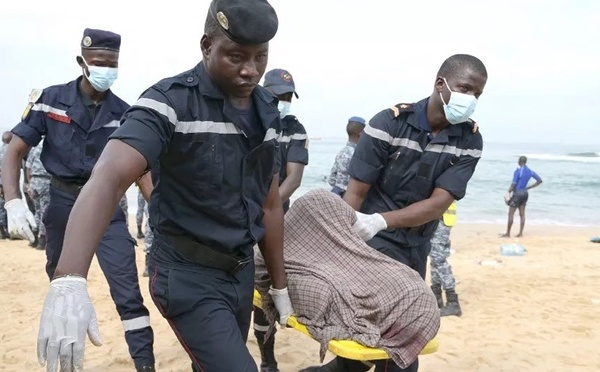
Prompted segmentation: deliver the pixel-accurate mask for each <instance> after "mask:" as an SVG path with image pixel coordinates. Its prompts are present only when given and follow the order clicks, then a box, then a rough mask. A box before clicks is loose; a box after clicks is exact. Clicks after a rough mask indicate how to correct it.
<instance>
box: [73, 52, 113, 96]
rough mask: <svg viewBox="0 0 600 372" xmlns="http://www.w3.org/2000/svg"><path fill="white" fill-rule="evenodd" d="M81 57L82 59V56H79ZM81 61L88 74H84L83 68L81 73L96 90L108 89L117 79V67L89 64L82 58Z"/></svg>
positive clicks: (103, 90)
mask: <svg viewBox="0 0 600 372" xmlns="http://www.w3.org/2000/svg"><path fill="white" fill-rule="evenodd" d="M81 59H83V57H81ZM83 63H84V64H85V65H86V67H87V69H88V71H89V73H90V74H89V75H86V74H85V69H84V70H83V74H84V75H85V77H86V78H87V80H88V81H89V82H90V84H91V85H92V86H93V87H94V89H96V90H97V91H98V92H106V91H107V90H109V89H110V87H111V86H112V85H113V83H114V82H115V80H117V76H118V69H117V68H116V67H99V66H90V65H88V64H87V62H86V61H85V59H83Z"/></svg>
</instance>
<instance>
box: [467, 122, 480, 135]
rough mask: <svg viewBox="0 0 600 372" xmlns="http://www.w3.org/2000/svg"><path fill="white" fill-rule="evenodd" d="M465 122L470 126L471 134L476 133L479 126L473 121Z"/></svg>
mask: <svg viewBox="0 0 600 372" xmlns="http://www.w3.org/2000/svg"><path fill="white" fill-rule="evenodd" d="M467 122H468V123H469V124H470V125H471V132H473V133H477V131H478V130H479V125H477V123H476V122H475V120H473V119H469V120H467Z"/></svg>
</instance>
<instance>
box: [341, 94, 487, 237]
mask: <svg viewBox="0 0 600 372" xmlns="http://www.w3.org/2000/svg"><path fill="white" fill-rule="evenodd" d="M427 104H428V99H424V100H422V101H419V102H417V103H414V104H399V105H396V106H394V107H392V108H391V109H386V110H383V111H381V112H380V113H378V114H377V115H375V116H374V117H373V118H372V119H371V120H370V121H369V123H368V125H367V126H366V127H365V130H364V133H363V135H361V137H360V140H359V141H358V144H357V147H356V150H355V152H354V155H353V157H352V160H351V161H350V166H349V168H348V173H349V174H350V176H351V177H352V178H355V179H357V180H359V181H361V182H364V183H367V184H369V185H371V188H370V190H369V192H368V194H367V196H366V198H365V201H364V202H363V205H362V207H361V211H362V212H363V213H382V212H387V211H392V210H396V209H401V208H404V207H406V206H408V205H411V204H413V203H416V202H419V201H422V200H425V199H427V198H429V197H430V196H431V194H432V192H433V190H434V189H435V188H441V189H444V190H446V191H448V192H449V193H450V194H451V195H452V196H453V197H454V199H455V200H460V199H462V198H463V197H464V196H465V193H466V190H467V183H468V181H469V180H470V179H471V176H472V175H473V172H474V171H475V167H476V165H477V162H478V161H479V159H480V157H481V152H482V149H483V139H482V137H481V134H480V133H479V132H478V131H475V133H473V128H474V127H473V125H474V122H465V123H461V124H455V125H450V126H448V127H446V128H445V129H443V130H441V131H440V132H439V133H437V135H436V136H435V137H433V136H432V135H431V132H430V131H429V123H424V122H423V120H425V121H426V120H427V116H426V115H425V112H426V110H427ZM423 118H424V119H423ZM437 222H438V221H437V220H435V221H432V222H430V223H427V224H425V225H423V226H419V227H416V228H400V229H395V230H385V231H382V232H380V233H379V234H378V235H379V236H381V237H383V238H385V239H387V240H389V241H391V242H393V243H395V244H399V245H408V246H412V245H419V244H421V243H422V242H424V241H427V240H428V239H429V238H430V237H431V235H432V234H433V232H434V231H435V227H436V225H437Z"/></svg>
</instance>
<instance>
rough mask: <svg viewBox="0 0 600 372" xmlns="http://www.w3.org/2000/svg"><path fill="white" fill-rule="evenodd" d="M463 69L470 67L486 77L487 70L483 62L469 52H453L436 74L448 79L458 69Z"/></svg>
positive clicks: (455, 73)
mask: <svg viewBox="0 0 600 372" xmlns="http://www.w3.org/2000/svg"><path fill="white" fill-rule="evenodd" d="M465 69H471V70H473V71H474V72H475V73H477V74H479V75H481V76H483V77H484V78H486V79H487V76H488V75H487V70H486V68H485V65H484V64H483V62H481V60H480V59H479V58H477V57H474V56H472V55H469V54H455V55H453V56H451V57H450V58H448V59H446V60H445V61H444V63H442V67H440V70H439V71H438V76H439V77H444V78H446V79H448V78H451V77H455V76H456V75H457V73H458V72H459V71H461V70H465Z"/></svg>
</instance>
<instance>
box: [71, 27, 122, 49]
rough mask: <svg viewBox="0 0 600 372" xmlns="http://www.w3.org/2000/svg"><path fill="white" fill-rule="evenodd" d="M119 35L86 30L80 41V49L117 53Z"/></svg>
mask: <svg viewBox="0 0 600 372" xmlns="http://www.w3.org/2000/svg"><path fill="white" fill-rule="evenodd" d="M120 47H121V35H119V34H115V33H114V32H110V31H104V30H95V29H92V28H86V29H85V30H84V31H83V38H82V39H81V49H104V50H112V51H115V52H118V51H119V48H120Z"/></svg>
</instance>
